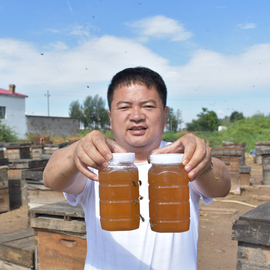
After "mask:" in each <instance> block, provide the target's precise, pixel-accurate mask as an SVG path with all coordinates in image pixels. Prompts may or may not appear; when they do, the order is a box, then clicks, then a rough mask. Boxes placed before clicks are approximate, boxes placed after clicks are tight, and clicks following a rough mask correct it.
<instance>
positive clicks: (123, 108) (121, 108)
mask: <svg viewBox="0 0 270 270" xmlns="http://www.w3.org/2000/svg"><path fill="white" fill-rule="evenodd" d="M119 109H120V110H127V109H128V107H119Z"/></svg>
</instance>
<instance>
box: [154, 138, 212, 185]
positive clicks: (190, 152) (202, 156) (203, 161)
mask: <svg viewBox="0 0 270 270" xmlns="http://www.w3.org/2000/svg"><path fill="white" fill-rule="evenodd" d="M166 153H184V156H183V164H184V165H185V170H186V171H187V172H188V176H189V178H190V181H193V180H195V179H196V177H198V176H199V175H200V173H202V172H203V171H205V170H206V169H207V168H208V167H209V166H210V164H211V159H212V155H211V148H210V147H209V146H208V145H207V144H206V142H205V141H204V140H202V139H200V138H198V137H196V136H195V135H193V134H186V135H184V136H183V137H181V138H179V139H178V140H176V141H175V142H173V143H171V144H169V145H166V146H164V147H162V148H159V149H155V150H153V151H152V153H151V154H166Z"/></svg>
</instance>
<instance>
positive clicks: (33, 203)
mask: <svg viewBox="0 0 270 270" xmlns="http://www.w3.org/2000/svg"><path fill="white" fill-rule="evenodd" d="M43 170H44V167H38V168H32V169H28V170H24V171H22V180H23V181H25V182H26V187H27V198H28V208H29V209H31V208H34V207H39V206H42V205H44V204H51V203H56V202H61V201H63V200H65V197H64V195H63V192H59V191H54V190H51V189H50V188H47V187H46V186H44V184H43V180H42V179H43Z"/></svg>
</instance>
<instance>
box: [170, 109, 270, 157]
mask: <svg viewBox="0 0 270 270" xmlns="http://www.w3.org/2000/svg"><path fill="white" fill-rule="evenodd" d="M194 134H195V135H196V136H198V137H200V138H202V139H204V140H206V141H207V142H209V145H210V146H211V147H218V146H222V143H223V142H234V143H246V152H250V151H251V150H252V149H255V142H259V141H270V115H268V116H264V115H263V114H256V115H254V116H252V117H250V118H244V119H242V120H239V121H235V122H233V123H230V124H229V125H228V127H227V130H224V131H215V132H194ZM183 135H184V133H182V134H180V136H179V137H181V136H183ZM170 136H172V135H171V134H170Z"/></svg>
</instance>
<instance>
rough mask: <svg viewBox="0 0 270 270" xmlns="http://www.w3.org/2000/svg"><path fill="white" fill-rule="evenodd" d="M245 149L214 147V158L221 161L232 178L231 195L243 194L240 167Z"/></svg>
mask: <svg viewBox="0 0 270 270" xmlns="http://www.w3.org/2000/svg"><path fill="white" fill-rule="evenodd" d="M243 152H244V148H243V147H237V146H235V147H226V146H223V147H213V148H212V156H213V157H216V158H218V159H220V160H221V161H223V162H224V163H225V165H226V166H227V168H228V170H229V173H230V176H231V193H233V194H241V188H240V172H239V167H240V163H241V158H242V156H243Z"/></svg>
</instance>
